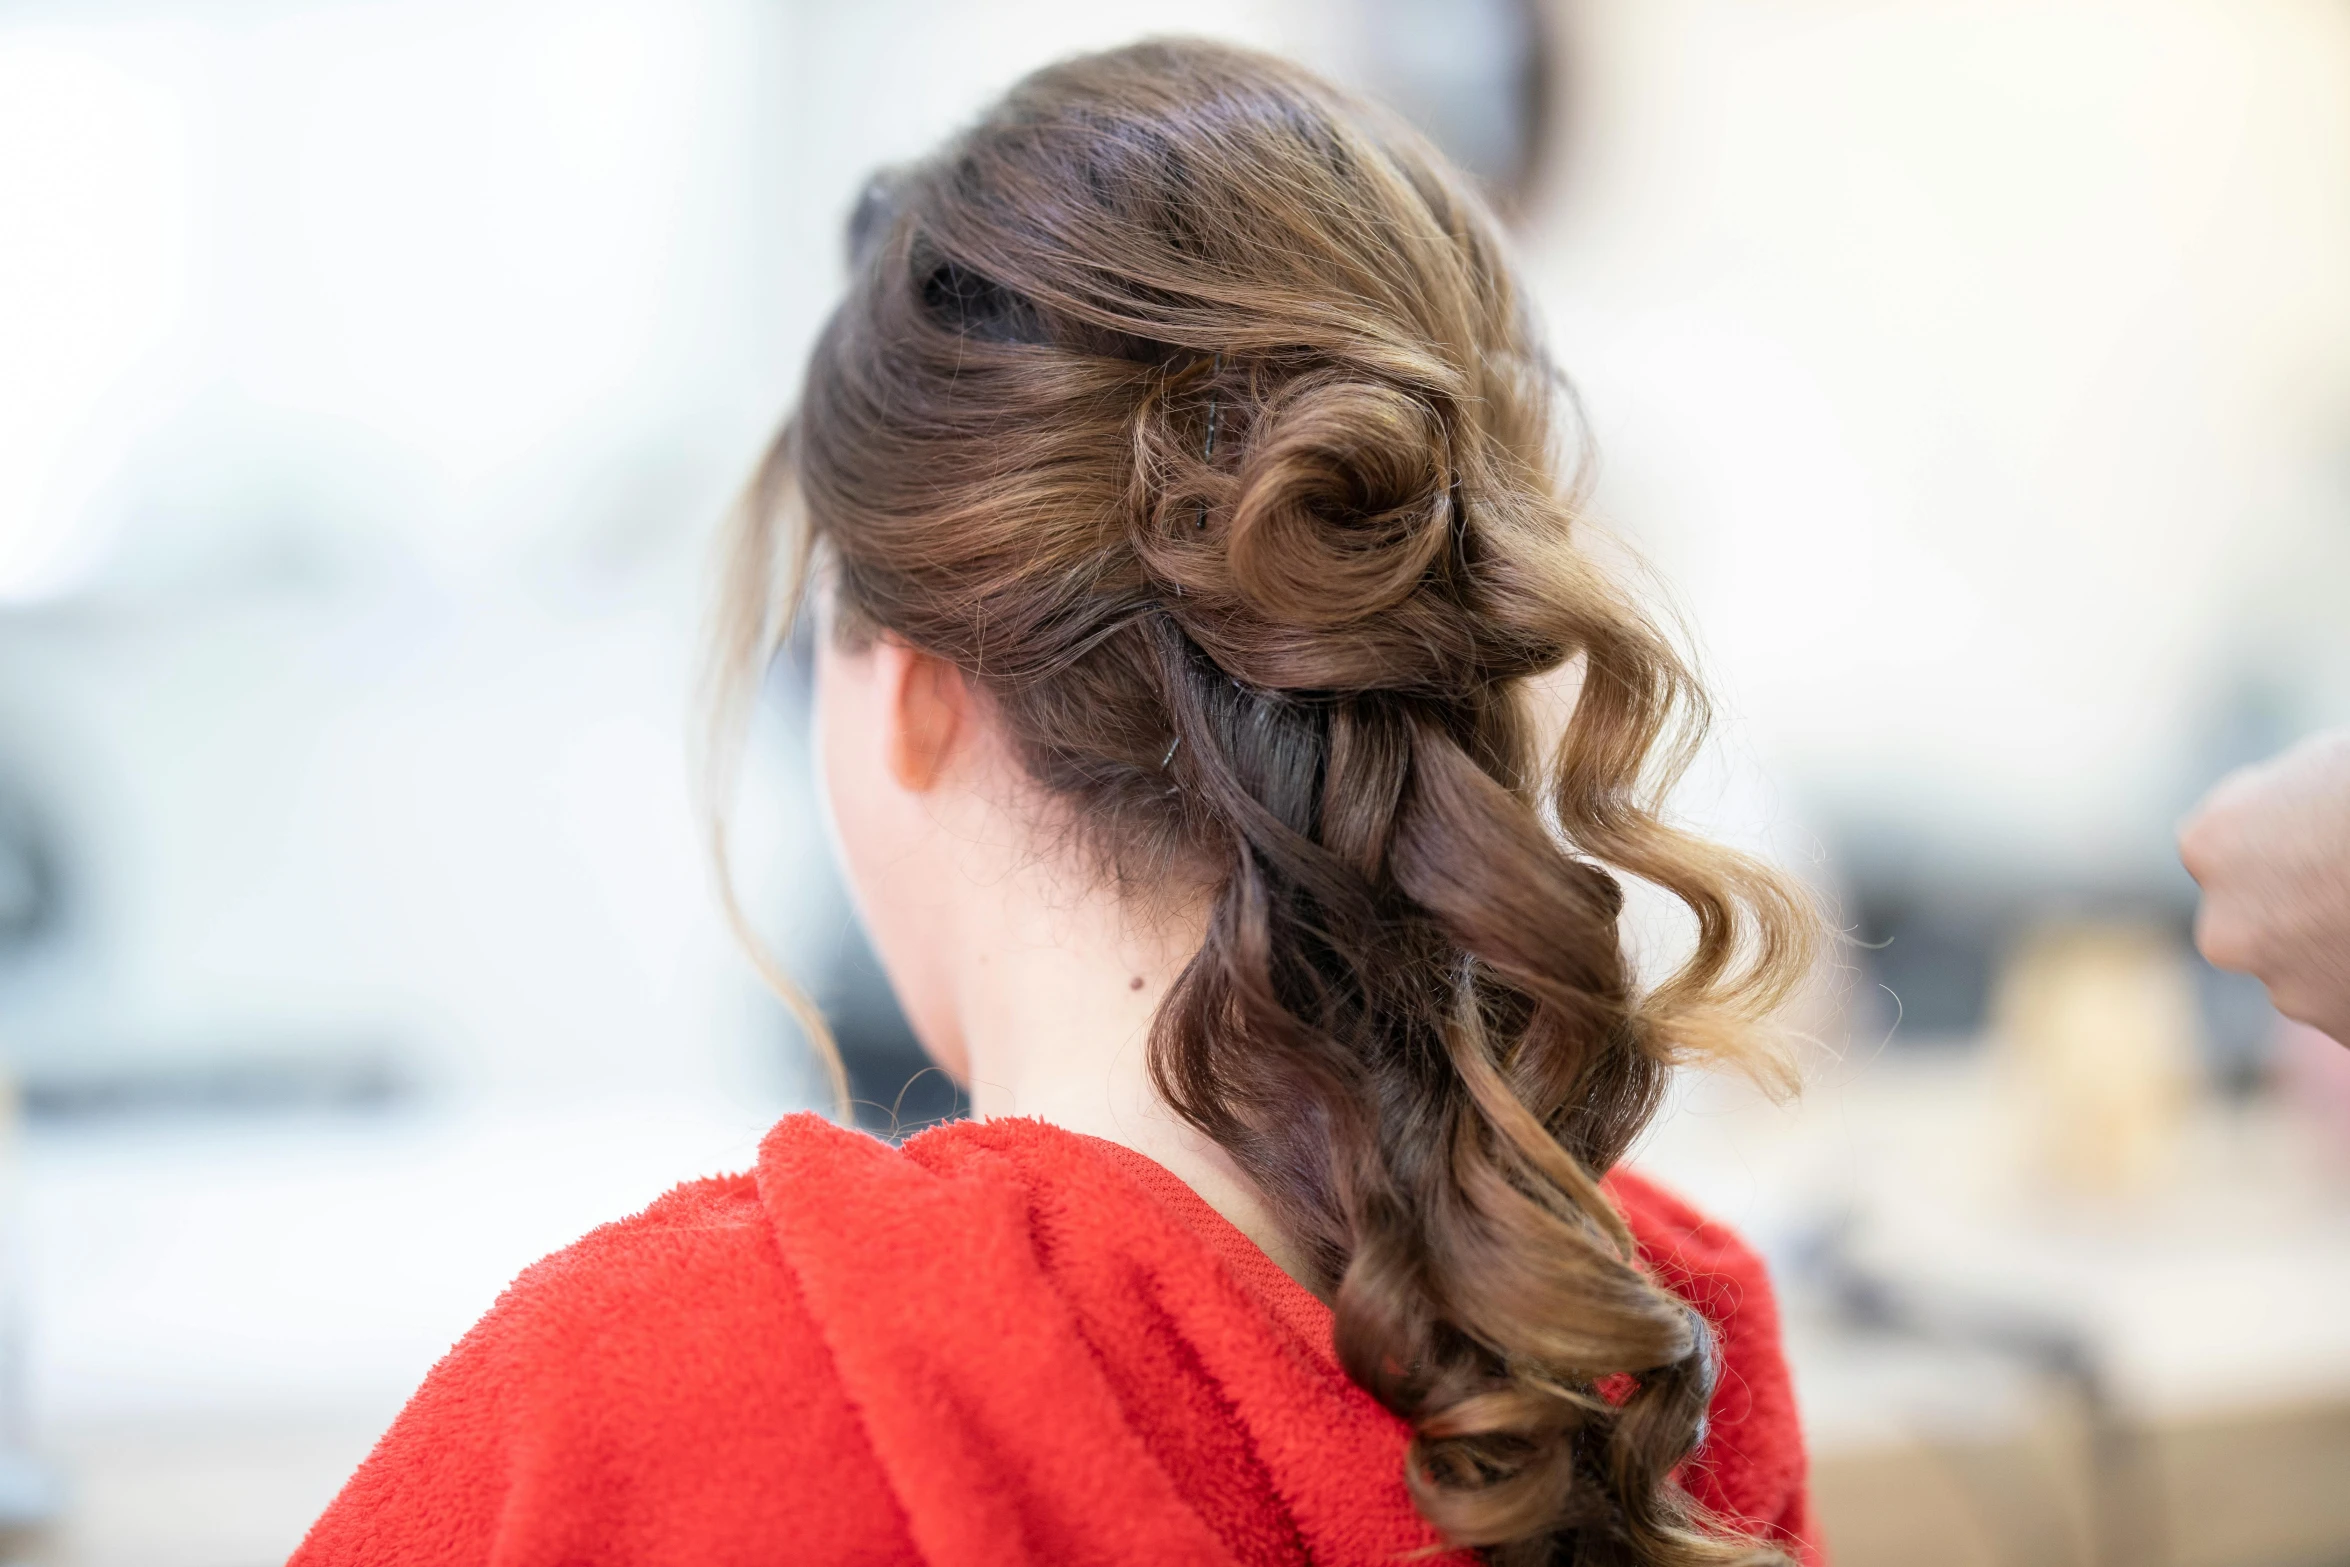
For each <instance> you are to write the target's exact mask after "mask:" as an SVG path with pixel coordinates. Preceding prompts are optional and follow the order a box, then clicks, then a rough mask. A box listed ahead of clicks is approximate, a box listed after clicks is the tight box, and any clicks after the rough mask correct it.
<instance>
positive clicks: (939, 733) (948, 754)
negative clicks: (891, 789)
mask: <svg viewBox="0 0 2350 1567" xmlns="http://www.w3.org/2000/svg"><path fill="white" fill-rule="evenodd" d="M873 656H874V659H875V660H876V668H875V673H876V674H877V675H878V676H879V677H880V679H879V681H878V685H879V686H880V691H879V695H880V698H881V721H882V759H883V761H884V762H885V763H886V764H887V765H888V767H889V773H890V777H891V778H893V779H895V780H896V781H897V784H898V786H899V787H900V788H902V789H905V790H907V791H908V792H909V793H913V794H927V793H929V792H930V791H931V790H932V789H934V788H936V787H938V784H939V781H940V780H941V779H942V778H944V777H945V776H946V773H947V769H948V767H949V765H950V764H951V763H952V762H953V760H954V755H955V751H956V748H957V747H958V746H960V745H961V744H962V743H963V742H964V740H965V739H966V738H967V737H968V736H969V734H970V732H971V720H972V711H971V687H970V686H969V685H968V684H967V683H966V682H965V681H964V679H963V672H962V671H961V670H959V669H957V668H956V667H955V666H954V665H952V664H950V663H948V662H947V661H946V660H945V659H942V658H935V657H933V656H932V655H930V654H928V653H924V652H921V651H920V650H918V649H915V648H911V647H908V646H906V644H904V643H903V642H898V641H894V640H892V639H890V638H886V637H885V638H883V639H881V640H880V641H878V642H877V643H875V644H874V648H873Z"/></svg>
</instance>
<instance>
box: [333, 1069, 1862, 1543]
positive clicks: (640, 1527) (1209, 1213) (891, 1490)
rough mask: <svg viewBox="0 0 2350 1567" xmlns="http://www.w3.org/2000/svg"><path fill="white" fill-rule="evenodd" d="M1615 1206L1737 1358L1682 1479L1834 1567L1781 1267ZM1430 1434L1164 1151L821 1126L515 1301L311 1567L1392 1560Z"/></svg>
mask: <svg viewBox="0 0 2350 1567" xmlns="http://www.w3.org/2000/svg"><path fill="white" fill-rule="evenodd" d="M1609 1189H1610V1191H1611V1192H1612V1193H1613V1194H1614V1197H1615V1200H1616V1202H1617V1204H1618V1205H1619V1206H1620V1207H1621V1209H1622V1210H1623V1213H1624V1217H1625V1219H1626V1220H1627V1221H1628V1222H1629V1223H1630V1225H1631V1227H1632V1232H1633V1234H1634V1235H1635V1236H1637V1237H1638V1238H1639V1240H1640V1243H1641V1248H1642V1254H1643V1255H1644V1256H1645V1257H1646V1258H1647V1260H1648V1263H1649V1265H1650V1266H1651V1267H1652V1268H1653V1269H1654V1270H1655V1273H1656V1276H1657V1277H1658V1279H1659V1280H1660V1281H1662V1282H1663V1283H1665V1284H1666V1285H1668V1286H1670V1287H1671V1288H1672V1289H1674V1290H1676V1291H1678V1292H1679V1293H1680V1294H1681V1295H1683V1296H1684V1297H1685V1298H1686V1299H1688V1300H1689V1301H1690V1302H1691V1303H1692V1304H1693V1305H1695V1306H1696V1307H1697V1308H1698V1309H1699V1310H1700V1311H1702V1312H1704V1313H1705V1314H1706V1316H1707V1317H1709V1318H1710V1319H1711V1320H1712V1321H1713V1323H1714V1325H1715V1328H1716V1330H1717V1332H1718V1334H1719V1338H1720V1345H1721V1352H1722V1361H1723V1365H1722V1378H1721V1384H1720V1387H1719V1389H1718V1390H1717V1392H1716V1394H1715V1397H1714V1403H1713V1410H1712V1414H1711V1418H1710V1423H1709V1428H1708V1434H1707V1437H1706V1441H1705V1444H1704V1446H1703V1447H1701V1448H1700V1449H1699V1451H1698V1452H1697V1454H1696V1455H1694V1456H1693V1457H1692V1459H1691V1461H1690V1463H1689V1464H1688V1466H1687V1467H1686V1469H1685V1472H1684V1473H1685V1478H1686V1480H1687V1483H1688V1484H1689V1487H1690V1489H1691V1490H1692V1492H1694V1494H1695V1495H1696V1496H1697V1498H1698V1499H1699V1500H1700V1501H1702V1502H1704V1503H1705V1504H1706V1505H1708V1506H1709V1507H1711V1508H1713V1509H1715V1510H1716V1511H1718V1512H1719V1513H1721V1514H1722V1515H1724V1516H1725V1517H1727V1518H1730V1519H1734V1520H1738V1521H1740V1522H1742V1523H1744V1524H1746V1525H1747V1526H1750V1527H1754V1528H1758V1529H1762V1530H1765V1531H1767V1532H1770V1533H1772V1534H1774V1535H1776V1536H1777V1537H1779V1538H1780V1539H1782V1540H1785V1541H1787V1542H1790V1543H1791V1544H1795V1545H1796V1546H1797V1548H1798V1549H1799V1551H1800V1552H1801V1555H1802V1559H1803V1560H1804V1561H1805V1562H1806V1563H1807V1567H1816V1564H1817V1563H1818V1562H1819V1560H1820V1558H1819V1556H1818V1553H1817V1551H1816V1548H1814V1547H1813V1546H1811V1545H1810V1544H1809V1543H1808V1542H1810V1541H1811V1540H1812V1538H1813V1536H1812V1529H1811V1522H1810V1518H1809V1516H1808V1513H1807V1510H1806V1502H1805V1491H1804V1457H1803V1444H1802V1438H1801V1436H1800V1434H1799V1432H1798V1430H1797V1426H1796V1419H1795V1406H1794V1400H1793V1396H1792V1394H1791V1392H1790V1390H1789V1387H1788V1381H1787V1368H1786V1365H1785V1363H1784V1361H1783V1360H1782V1358H1781V1355H1780V1350H1779V1342H1778V1340H1779V1325H1778V1313H1777V1308H1776V1307H1775V1305H1774V1304H1773V1301H1772V1298H1771V1289H1770V1283H1769V1280H1768V1278H1767V1277H1766V1276H1765V1274H1764V1272H1763V1267H1762V1264H1761V1262H1760V1261H1759V1260H1758V1259H1757V1258H1756V1257H1755V1256H1754V1254H1753V1253H1752V1252H1750V1251H1748V1250H1747V1249H1746V1247H1745V1246H1743V1245H1742V1244H1741V1243H1740V1242H1739V1241H1738V1239H1737V1237H1735V1236H1734V1235H1732V1234H1731V1233H1730V1232H1729V1231H1728V1230H1726V1229H1724V1228H1722V1227H1721V1226H1720V1225H1717V1224H1714V1223H1712V1222H1711V1221H1709V1220H1707V1219H1704V1218H1702V1217H1701V1216H1699V1215H1698V1214H1696V1213H1695V1212H1693V1211H1691V1210H1690V1209H1689V1208H1688V1207H1686V1206H1684V1205H1683V1204H1682V1203H1680V1202H1678V1201H1676V1200H1675V1199H1674V1198H1672V1197H1670V1196H1667V1195H1666V1194H1665V1193H1663V1192H1661V1191H1659V1190H1657V1189H1656V1188H1655V1187H1653V1186H1651V1185H1649V1184H1648V1183H1647V1182H1645V1181H1642V1180H1641V1179H1639V1178H1638V1177H1637V1176H1634V1175H1630V1174H1626V1173H1622V1172H1619V1173H1617V1174H1615V1175H1614V1176H1612V1177H1610V1179H1609ZM1407 1437H1408V1431H1407V1429H1406V1427H1405V1425H1404V1423H1403V1422H1402V1421H1400V1420H1398V1419H1396V1418H1395V1417H1394V1416H1393V1415H1391V1414H1389V1413H1388V1412H1387V1411H1386V1410H1384V1409H1382V1408H1381V1407H1380V1406H1379V1405H1378V1404H1377V1403H1376V1402H1375V1401H1374V1400H1373V1399H1372V1398H1371V1397H1370V1395H1369V1394H1367V1393H1365V1392H1363V1390H1362V1389H1360V1388H1358V1387H1357V1386H1355V1385H1354V1384H1353V1383H1352V1382H1350V1381H1349V1380H1348V1379H1347V1377H1346V1375H1345V1373H1344V1372H1343V1371H1341V1370H1340V1369H1339V1366H1338V1362H1337V1359H1336V1356H1335V1353H1334V1351H1333V1349H1332V1345H1331V1317H1330V1312H1329V1310H1328V1309H1327V1308H1326V1307H1324V1306H1323V1305H1322V1303H1321V1302H1320V1301H1318V1300H1316V1299H1315V1298H1314V1297H1313V1296H1312V1295H1310V1294H1308V1293H1307V1292H1306V1291H1305V1290H1304V1289H1302V1288H1300V1287H1299V1286H1298V1285H1297V1284H1296V1283H1295V1282H1294V1281H1293V1280H1291V1279H1290V1278H1289V1277H1288V1276H1287V1275H1286V1274H1284V1273H1282V1272H1281V1271H1280V1270H1279V1269H1278V1268H1276V1267H1275V1266H1274V1265H1273V1264H1272V1262H1271V1261H1270V1260H1269V1259H1267V1258H1266V1256H1265V1255H1264V1253H1262V1252H1261V1251H1259V1250H1258V1249H1257V1248H1256V1247H1255V1246H1254V1245H1253V1244H1252V1243H1251V1242H1250V1241H1249V1240H1248V1238H1247V1237H1246V1236H1244V1235H1242V1234H1241V1233H1240V1232H1239V1231H1238V1230H1237V1229H1235V1228H1234V1227H1233V1226H1232V1225H1231V1224H1230V1223H1228V1222H1227V1221H1226V1220H1225V1219H1223V1218H1222V1217H1221V1216H1219V1215H1218V1214H1217V1213H1216V1212H1215V1211H1214V1210H1213V1209H1211V1208H1210V1207H1208V1205H1207V1204H1206V1203H1205V1202H1204V1201H1202V1200H1201V1199H1200V1198H1199V1197H1198V1196H1197V1195H1196V1194H1194V1193H1193V1192H1192V1191H1191V1189H1190V1188H1189V1187H1187V1186H1185V1185H1184V1184H1183V1183H1182V1182H1181V1181H1179V1180H1178V1179H1176V1177H1175V1176H1174V1175H1172V1174H1171V1173H1169V1172H1168V1171H1167V1170H1165V1169H1163V1168H1161V1167H1160V1166H1159V1165H1157V1164H1155V1163H1153V1162H1151V1161H1150V1160H1148V1159H1146V1158H1144V1157H1142V1156H1141V1155H1139V1154H1136V1153H1133V1152H1131V1151H1129V1150H1127V1149H1124V1148H1121V1147H1118V1146H1116V1145H1114V1144H1111V1143H1106V1142H1102V1141H1099V1140H1097V1139H1094V1138H1090V1137H1083V1136H1079V1135H1077V1134H1076V1133H1072V1132H1067V1131H1063V1130H1060V1129H1059V1128H1056V1127H1052V1126H1048V1125H1046V1124H1044V1123H1042V1122H1037V1121H1023V1120H1001V1121H986V1122H971V1121H965V1122H957V1123H954V1124H952V1125H948V1126H944V1127H940V1128H938V1129H936V1130H933V1131H930V1132H925V1133H923V1134H922V1135H921V1136H919V1137H915V1138H913V1139H911V1140H909V1141H908V1142H907V1143H906V1144H905V1145H904V1146H903V1147H900V1148H892V1147H890V1146H888V1145H887V1144H885V1143H882V1142H880V1141H879V1140H877V1139H875V1138H872V1137H868V1136H865V1135H863V1134H861V1133H857V1132H850V1131H844V1130H842V1129H840V1128H838V1127H835V1126H832V1125H830V1124H828V1123H827V1122H825V1121H822V1120H820V1119H818V1118H816V1117H814V1116H809V1115H799V1116H793V1117H790V1118H789V1119H787V1120H785V1121H783V1122H782V1123H781V1124H779V1125H778V1126H777V1127H776V1128H775V1129H774V1130H773V1131H772V1132H770V1133H769V1134H768V1135H767V1138H766V1140H765V1142H764V1143H763V1144H762V1145H761V1148H760V1153H759V1165H758V1169H757V1171H756V1172H755V1173H754V1174H752V1175H747V1176H733V1177H726V1178H721V1179H717V1180H708V1181H697V1182H694V1183H692V1184H690V1185H687V1186H681V1187H679V1188H678V1189H677V1190H676V1191H674V1192H671V1193H670V1194H669V1195H668V1196H666V1197H664V1198H662V1199H661V1200H660V1201H659V1202H657V1203H655V1204H654V1205H653V1206H652V1207H651V1208H649V1209H647V1210H646V1211H645V1212H643V1213H641V1214H639V1215H637V1216H636V1217H635V1218H633V1219H629V1220H626V1221H624V1222H622V1223H619V1224H612V1225H607V1226H605V1227H604V1228H603V1229H600V1230H597V1231H596V1232H595V1233H593V1234H591V1235H589V1236H588V1237H587V1238H586V1239H584V1240H582V1241H580V1242H579V1243H578V1244H577V1245H574V1246H571V1247H569V1248H567V1249H565V1250H563V1251H561V1252H558V1253H556V1254H555V1255H554V1256H552V1257H549V1258H547V1259H546V1260H545V1261H543V1262H541V1263H539V1264H537V1265H536V1266H534V1267H532V1268H531V1269H530V1270H529V1271H527V1272H525V1273H524V1274H523V1275H522V1277H521V1278H519V1279H518V1280H516V1281H515V1283H514V1285H513V1286H512V1287H511V1288H510V1289H508V1290H507V1292H506V1293H505V1295H504V1296H503V1297H502V1298H501V1299H500V1300H499V1301H498V1303H497V1305H496V1306H495V1307H494V1308H492V1310H491V1311H490V1313H489V1315H488V1316H486V1317H484V1318H483V1319H482V1321H481V1322H480V1324H479V1325H477V1326H476V1327H475V1328H474V1329H473V1331H472V1332H471V1333H469V1334H467V1335H466V1337H465V1338H464V1340H463V1341H462V1342H461V1343H459V1344H458V1346H457V1347H456V1348H455V1349H454V1350H452V1351H450V1353H449V1355H448V1357H447V1358H446V1359H444V1360H443V1361H442V1362H441V1363H440V1364H439V1365H438V1366H436V1367H435V1368H434V1369H433V1372H432V1374H431V1376H429V1377H428V1378H427V1379H426V1380H425V1383H424V1386H423V1387H422V1388H421V1389H419V1390H418V1392H417V1394H416V1396H415V1397H414V1398H413V1399H412V1400H411V1401H410V1402H409V1404H408V1407H407V1408H406V1409H405V1410H404V1411H403V1412H402V1413H401V1415H400V1417H399V1419H398V1420H397V1421H396V1422H395V1423H394V1424H393V1426H392V1428H391V1430H390V1431H389V1432H387V1433H386V1434H385V1436H384V1438H383V1440H382V1441H381V1442H380V1443H379V1444H377V1446H376V1449H375V1452H374V1453H373V1454H372V1455H370V1457H369V1458H368V1459H367V1461H366V1463H365V1464H363V1465H362V1466H361V1467H360V1469H359V1472H358V1473H357V1474H356V1475H354V1476H353V1477H352V1479H351V1481H350V1483H349V1484H348V1485H346V1486H345V1487H344V1489H343V1492H342V1494H341V1495H340V1496H338V1497H337V1498H336V1499H335V1501H334V1503H333V1505H332V1506H330V1507H329V1508H328V1509H327V1511H326V1514H325V1516H323V1517H322V1518H320V1519H319V1520H318V1522H317V1524H316V1525H314V1526H313V1527H312V1529H311V1531H310V1535H309V1538H308V1539H306V1540H305V1541H304V1542H303V1544H302V1547H301V1549H300V1550H299V1551H297V1552H296V1553H295V1555H294V1558H293V1567H362V1564H367V1567H374V1564H391V1563H399V1564H410V1563H428V1562H429V1563H436V1564H475V1563H480V1564H485V1567H487V1564H494V1567H558V1564H561V1567H578V1564H586V1563H598V1564H614V1567H623V1564H624V1567H656V1564H660V1567H724V1564H731V1563H745V1564H748V1563H762V1564H766V1563H774V1562H779V1561H790V1562H796V1563H850V1562H856V1563H883V1562H922V1563H929V1564H932V1567H1007V1564H1025V1563H1034V1564H1039V1567H1044V1564H1051V1567H1075V1564H1093V1563H1100V1564H1103V1567H1109V1564H1113V1563H1114V1564H1117V1567H1141V1564H1156V1563H1166V1564H1175V1563H1182V1564H1186V1567H1194V1564H1215V1567H1223V1564H1231V1567H1239V1564H1244V1563H1245V1564H1260V1563H1262V1564H1270V1563H1292V1564H1302V1563H1307V1562H1313V1563H1319V1564H1322V1567H1353V1564H1371V1563H1393V1562H1397V1561H1399V1560H1400V1559H1403V1558H1405V1557H1407V1556H1410V1555H1411V1554H1412V1553H1415V1552H1420V1551H1426V1550H1431V1549H1433V1548H1435V1547H1436V1546H1437V1545H1438V1544H1439V1542H1438V1541H1437V1539H1436V1537H1435V1535H1434V1534H1433V1532H1432V1531H1431V1530H1430V1529H1429V1527H1428V1525H1427V1524H1426V1522H1425V1521H1423V1520H1422V1519H1421V1518H1420V1516H1419V1514H1418V1513H1417V1512H1415V1511H1414V1510H1413V1507H1412V1504H1411V1499H1410V1497H1409V1496H1408V1495H1407V1494H1406V1492H1405V1490H1404V1484H1403V1459H1404V1445H1405V1442H1406V1440H1407ZM1420 1559H1421V1560H1423V1561H1435V1562H1451V1563H1465V1562H1468V1561H1470V1560H1472V1559H1473V1558H1471V1557H1468V1556H1466V1555H1461V1554H1441V1553H1440V1554H1437V1555H1434V1556H1429V1557H1422V1558H1420Z"/></svg>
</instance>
